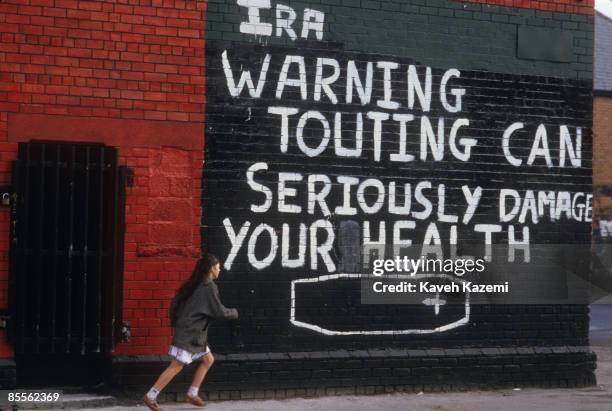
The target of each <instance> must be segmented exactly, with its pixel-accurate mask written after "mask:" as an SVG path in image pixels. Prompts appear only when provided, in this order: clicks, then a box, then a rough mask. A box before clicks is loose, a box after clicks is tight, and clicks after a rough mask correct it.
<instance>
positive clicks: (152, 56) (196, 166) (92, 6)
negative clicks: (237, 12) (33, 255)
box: [0, 0, 206, 357]
mask: <svg viewBox="0 0 612 411" xmlns="http://www.w3.org/2000/svg"><path fill="white" fill-rule="evenodd" d="M205 9H206V2H205V1H182V0H163V1H162V0H140V1H135V0H129V1H128V0H120V1H76V0H8V1H6V0H4V1H2V2H0V184H8V183H9V182H10V161H11V160H12V159H14V158H15V154H16V150H17V142H19V141H28V140H30V139H34V138H36V139H57V140H78V141H96V142H104V143H106V144H109V145H114V146H116V147H119V155H120V159H121V164H124V165H127V166H129V167H132V168H133V169H134V186H133V187H128V188H127V200H126V203H127V204H126V224H127V226H126V236H125V273H124V276H125V283H124V320H127V321H130V323H131V326H132V340H131V341H130V342H129V343H125V344H120V345H119V346H118V347H117V353H139V354H147V353H160V352H163V351H165V350H166V349H167V345H168V343H169V338H170V332H171V329H170V328H169V326H168V321H167V306H168V304H169V298H170V297H171V296H172V294H173V292H174V290H175V289H176V287H177V286H178V284H179V283H180V282H181V280H182V279H183V278H185V277H186V276H187V275H189V274H190V271H191V269H192V267H193V263H194V261H195V257H196V256H197V255H198V253H199V247H200V236H199V226H200V218H201V211H200V210H201V208H200V185H201V168H202V160H203V153H202V147H203V144H204V126H203V120H204V13H205ZM0 231H2V233H1V234H0V309H3V308H6V307H7V304H8V301H7V277H8V275H7V265H8V262H7V251H8V212H7V210H6V209H0ZM10 356H12V348H11V347H10V345H9V344H8V342H7V341H6V336H5V334H4V332H3V331H2V330H0V357H10Z"/></svg>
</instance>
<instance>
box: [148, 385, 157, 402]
mask: <svg viewBox="0 0 612 411" xmlns="http://www.w3.org/2000/svg"><path fill="white" fill-rule="evenodd" d="M158 394H159V391H158V390H157V389H156V388H153V387H152V388H151V389H150V390H149V392H148V393H147V397H148V398H149V399H150V400H153V401H155V399H156V398H157V395H158Z"/></svg>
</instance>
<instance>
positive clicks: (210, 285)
mask: <svg viewBox="0 0 612 411" xmlns="http://www.w3.org/2000/svg"><path fill="white" fill-rule="evenodd" d="M220 272H221V264H220V262H219V259H218V258H217V257H215V256H214V255H212V254H205V255H204V256H203V257H202V258H200V259H199V260H198V262H197V263H196V266H195V268H194V270H193V273H192V274H191V277H190V278H189V279H188V280H187V281H185V283H183V285H182V286H181V287H180V288H179V290H178V292H177V293H176V296H175V297H174V298H173V299H172V303H171V304H170V319H171V322H172V326H173V327H174V338H173V339H172V345H171V346H170V350H169V351H168V354H169V355H171V356H172V357H174V359H173V360H172V362H171V363H170V365H169V366H168V368H166V370H165V371H164V372H162V374H161V375H160V376H159V378H158V379H157V381H156V382H155V384H154V385H153V387H152V388H151V389H150V390H149V392H148V393H146V394H145V396H144V398H143V401H144V402H145V404H146V405H147V406H148V407H149V408H150V409H151V410H153V411H160V410H161V408H160V407H159V404H158V403H157V400H156V398H157V395H158V394H159V392H160V391H161V390H163V389H164V387H165V386H166V385H168V383H169V382H170V381H172V379H173V378H174V377H175V376H176V375H177V374H178V373H179V372H180V371H181V370H182V369H183V367H184V366H185V365H187V364H189V363H191V362H193V361H196V360H200V364H199V366H198V369H197V370H196V372H195V375H194V376H193V381H192V383H191V387H189V390H188V391H187V395H186V397H185V399H186V400H187V401H188V402H190V403H191V404H193V405H197V406H200V407H202V406H204V400H203V399H202V398H200V396H199V395H198V391H199V389H200V385H201V384H202V381H204V377H205V376H206V373H207V372H208V370H209V369H210V367H211V366H212V365H213V362H214V357H213V354H212V352H211V351H210V348H209V347H208V327H209V325H210V323H211V321H213V320H221V319H224V320H230V319H237V318H238V311H237V310H236V309H235V308H226V307H224V306H223V304H222V303H221V300H220V299H219V290H218V289H217V285H216V284H215V283H214V280H216V279H217V278H219V273H220Z"/></svg>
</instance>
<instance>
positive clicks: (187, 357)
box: [168, 345, 210, 365]
mask: <svg viewBox="0 0 612 411" xmlns="http://www.w3.org/2000/svg"><path fill="white" fill-rule="evenodd" d="M209 352H210V347H209V346H208V345H207V346H206V351H201V352H198V353H195V354H194V353H192V352H189V351H187V350H183V349H181V348H178V347H175V346H174V345H171V346H170V349H169V350H168V355H170V356H172V357H174V358H176V360H177V361H178V362H180V363H183V364H185V365H187V364H191V363H192V362H194V361H196V360H198V359H200V358H202V357H204V356H205V355H207V354H208V353H209Z"/></svg>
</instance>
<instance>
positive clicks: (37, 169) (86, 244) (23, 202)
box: [9, 142, 126, 355]
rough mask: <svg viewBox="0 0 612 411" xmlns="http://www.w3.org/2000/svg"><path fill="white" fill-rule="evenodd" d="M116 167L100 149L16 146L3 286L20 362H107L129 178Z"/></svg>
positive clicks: (109, 152)
mask: <svg viewBox="0 0 612 411" xmlns="http://www.w3.org/2000/svg"><path fill="white" fill-rule="evenodd" d="M117 160H118V157H117V150H116V149H115V148H112V147H107V146H104V145H94V144H74V143H57V142H52V143H48V142H30V143H21V144H20V145H19V156H18V159H17V160H16V161H15V162H14V164H13V190H14V194H13V196H12V200H13V201H12V210H11V248H10V253H11V254H10V276H9V279H10V283H9V309H10V320H9V336H10V338H11V341H12V342H13V344H14V347H15V351H16V352H17V353H18V354H30V353H40V354H44V353H66V354H77V355H78V354H81V355H83V354H88V353H104V352H109V351H111V350H112V347H113V346H114V344H115V343H116V342H117V341H118V339H119V338H120V335H121V334H120V332H121V309H122V304H121V301H122V288H123V287H122V284H123V281H122V273H123V234H124V213H125V212H124V210H125V184H124V181H125V175H126V173H125V172H124V171H125V168H124V167H119V166H118V161H117Z"/></svg>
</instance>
